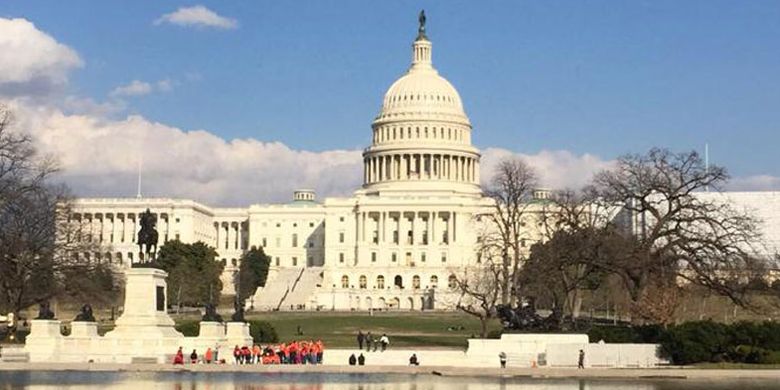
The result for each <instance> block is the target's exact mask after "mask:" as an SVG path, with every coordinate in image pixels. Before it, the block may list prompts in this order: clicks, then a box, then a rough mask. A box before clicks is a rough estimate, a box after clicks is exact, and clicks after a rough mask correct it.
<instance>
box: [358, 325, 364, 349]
mask: <svg viewBox="0 0 780 390" xmlns="http://www.w3.org/2000/svg"><path fill="white" fill-rule="evenodd" d="M365 340H366V336H365V335H363V331H362V330H359V331H358V334H357V342H358V349H360V350H363V341H365Z"/></svg>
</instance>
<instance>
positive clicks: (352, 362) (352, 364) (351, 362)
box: [349, 353, 357, 366]
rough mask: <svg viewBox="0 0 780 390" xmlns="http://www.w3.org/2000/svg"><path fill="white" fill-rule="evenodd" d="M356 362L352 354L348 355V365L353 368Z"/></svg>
mask: <svg viewBox="0 0 780 390" xmlns="http://www.w3.org/2000/svg"><path fill="white" fill-rule="evenodd" d="M356 362H357V358H355V354H354V353H353V354H352V355H349V365H350V366H354V365H355V363H356Z"/></svg>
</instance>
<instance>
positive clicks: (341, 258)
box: [339, 253, 344, 263]
mask: <svg viewBox="0 0 780 390" xmlns="http://www.w3.org/2000/svg"><path fill="white" fill-rule="evenodd" d="M343 262H344V253H339V263H343Z"/></svg>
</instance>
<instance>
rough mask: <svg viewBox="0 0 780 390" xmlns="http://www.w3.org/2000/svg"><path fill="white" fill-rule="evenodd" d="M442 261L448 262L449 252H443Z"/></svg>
mask: <svg viewBox="0 0 780 390" xmlns="http://www.w3.org/2000/svg"><path fill="white" fill-rule="evenodd" d="M441 262H442V263H446V262H447V252H442V253H441Z"/></svg>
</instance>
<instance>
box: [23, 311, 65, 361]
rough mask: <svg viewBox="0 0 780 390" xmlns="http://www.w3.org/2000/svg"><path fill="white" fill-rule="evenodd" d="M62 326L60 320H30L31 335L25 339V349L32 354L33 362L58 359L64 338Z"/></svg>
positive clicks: (31, 359)
mask: <svg viewBox="0 0 780 390" xmlns="http://www.w3.org/2000/svg"><path fill="white" fill-rule="evenodd" d="M61 326H62V322H61V321H59V320H32V321H30V335H29V336H27V339H26V340H25V346H24V349H25V351H27V353H29V354H30V361H31V362H42V361H56V359H57V358H58V357H59V356H58V355H59V352H60V345H61V342H62V339H63V336H62V333H60V327H61Z"/></svg>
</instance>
